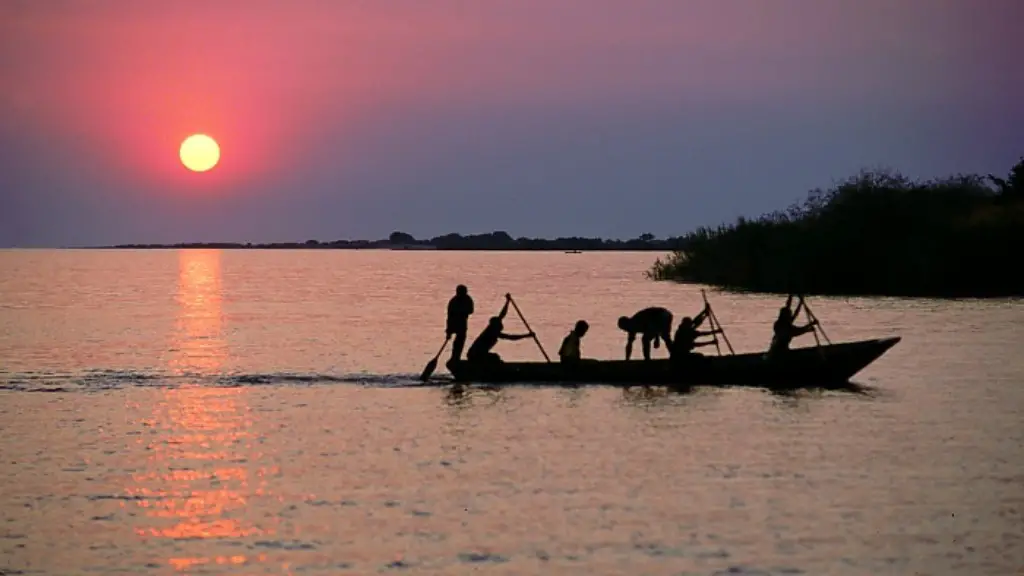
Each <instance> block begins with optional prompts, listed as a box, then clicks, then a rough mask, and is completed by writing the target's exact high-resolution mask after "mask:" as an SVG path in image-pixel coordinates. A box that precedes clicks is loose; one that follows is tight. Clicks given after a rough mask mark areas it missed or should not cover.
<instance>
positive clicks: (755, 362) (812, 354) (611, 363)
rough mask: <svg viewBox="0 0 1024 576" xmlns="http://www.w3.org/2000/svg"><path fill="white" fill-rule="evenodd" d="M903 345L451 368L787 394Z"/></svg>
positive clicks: (501, 380) (475, 377)
mask: <svg viewBox="0 0 1024 576" xmlns="http://www.w3.org/2000/svg"><path fill="white" fill-rule="evenodd" d="M899 341H900V337H899V336H894V337H890V338H879V339H874V340H860V341H856V342H844V343H840V344H828V345H825V346H810V347H806V348H794V349H791V350H789V351H788V352H787V353H786V355H785V357H783V358H782V359H781V361H769V360H768V359H767V357H766V355H765V353H763V352H755V353H748V354H735V355H732V354H729V355H723V356H710V355H709V356H702V357H701V358H700V360H701V362H699V363H698V364H697V365H695V366H692V367H687V368H686V369H685V370H677V369H675V367H674V366H673V365H672V363H671V361H670V360H668V359H656V360H643V359H640V360H584V361H583V362H581V363H580V364H578V365H576V366H568V365H565V364H561V363H560V362H550V363H549V362H504V363H501V364H498V365H481V364H471V363H469V362H467V361H465V360H459V361H457V362H454V363H452V364H451V365H450V366H449V367H448V369H449V370H451V372H452V376H454V377H455V381H456V382H466V383H484V384H531V383H532V384H548V385H564V386H579V385H581V384H598V385H608V384H611V385H620V386H621V385H666V386H670V387H671V386H701V385H704V386H757V387H764V388H772V389H785V388H793V387H800V386H826V385H833V384H845V383H848V382H849V380H850V378H852V377H853V375H854V374H856V373H857V372H860V371H861V370H863V369H864V368H865V367H867V366H868V364H871V363H872V362H874V361H875V360H877V359H878V358H879V357H880V356H882V355H883V354H885V352H886V351H888V350H889V349H890V348H892V347H893V346H895V345H896V344H897V343H898V342H899Z"/></svg>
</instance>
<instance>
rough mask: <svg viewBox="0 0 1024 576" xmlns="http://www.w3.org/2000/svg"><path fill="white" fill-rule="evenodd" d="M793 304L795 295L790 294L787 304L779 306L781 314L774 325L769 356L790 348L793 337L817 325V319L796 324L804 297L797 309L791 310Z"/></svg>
mask: <svg viewBox="0 0 1024 576" xmlns="http://www.w3.org/2000/svg"><path fill="white" fill-rule="evenodd" d="M792 305H793V295H792V294H790V295H789V297H788V298H786V305H785V306H783V307H782V308H779V316H778V317H777V318H776V319H775V323H774V324H773V325H772V331H773V333H774V334H773V336H772V343H771V345H770V346H769V347H768V356H769V357H775V356H777V355H778V354H781V353H783V352H785V351H787V350H789V343H790V342H792V341H793V338H795V337H797V336H800V335H803V334H806V333H808V332H810V331H811V330H814V327H815V326H817V320H813V321H811V322H808V323H807V324H805V325H803V326H796V325H794V321H795V320H796V317H797V314H799V313H800V310H801V308H802V307H803V305H804V299H803V298H801V299H800V303H799V304H797V305H796V309H795V310H790V309H789V307H790V306H792Z"/></svg>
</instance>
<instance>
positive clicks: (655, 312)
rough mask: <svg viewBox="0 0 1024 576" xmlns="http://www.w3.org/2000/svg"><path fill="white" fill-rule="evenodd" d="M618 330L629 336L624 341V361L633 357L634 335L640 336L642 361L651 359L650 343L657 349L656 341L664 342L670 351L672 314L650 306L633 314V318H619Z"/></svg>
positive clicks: (663, 309)
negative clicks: (652, 342) (642, 353)
mask: <svg viewBox="0 0 1024 576" xmlns="http://www.w3.org/2000/svg"><path fill="white" fill-rule="evenodd" d="M619 329H621V330H624V331H625V332H626V333H627V334H629V339H628V340H626V360H629V357H630V356H632V355H633V341H634V340H636V335H637V334H640V335H641V339H640V344H641V345H642V346H643V351H644V360H650V359H651V341H652V340H653V341H654V347H655V348H657V347H658V341H659V340H664V341H665V347H666V348H669V349H670V350H671V346H672V336H671V331H672V313H671V312H669V311H668V310H667V309H665V308H661V307H657V306H652V307H651V308H644V309H643V310H641V311H639V312H637V313H636V314H633V316H622V317H621V318H619Z"/></svg>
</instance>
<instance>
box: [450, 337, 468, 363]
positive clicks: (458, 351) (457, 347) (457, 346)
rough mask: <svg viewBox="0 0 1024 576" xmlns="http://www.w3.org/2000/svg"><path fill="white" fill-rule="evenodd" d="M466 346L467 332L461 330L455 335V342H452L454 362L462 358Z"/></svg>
mask: <svg viewBox="0 0 1024 576" xmlns="http://www.w3.org/2000/svg"><path fill="white" fill-rule="evenodd" d="M465 345H466V331H465V330H461V331H459V332H456V333H455V341H454V342H452V360H458V359H459V358H461V357H462V348H463V347H465Z"/></svg>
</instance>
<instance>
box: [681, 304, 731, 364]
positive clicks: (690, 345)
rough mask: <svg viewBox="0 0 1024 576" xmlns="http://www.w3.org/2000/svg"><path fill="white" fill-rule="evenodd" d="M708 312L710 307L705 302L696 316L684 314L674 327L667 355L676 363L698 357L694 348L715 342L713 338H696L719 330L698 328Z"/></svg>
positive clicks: (689, 361) (686, 361) (687, 362)
mask: <svg viewBox="0 0 1024 576" xmlns="http://www.w3.org/2000/svg"><path fill="white" fill-rule="evenodd" d="M710 312H711V308H709V307H708V305H707V304H705V305H704V309H703V310H701V312H700V314H697V316H696V317H694V318H690V317H689V316H686V317H684V318H683V320H682V321H681V322H680V323H679V328H677V329H676V333H675V337H674V338H673V340H672V344H671V345H670V346H669V357H670V358H672V361H673V362H674V363H676V364H677V365H683V364H690V363H692V362H693V361H694V360H696V359H697V358H698V357H700V356H701V354H700V353H698V352H694V348H699V347H701V346H710V345H712V344H714V343H715V341H714V340H707V341H704V342H698V341H697V338H699V337H701V336H711V335H714V334H718V333H720V332H721V330H720V329H714V330H708V331H706V332H702V331H700V330H698V328H699V327H700V325H701V324H703V323H704V320H706V319H707V318H708V314H709V313H710Z"/></svg>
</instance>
